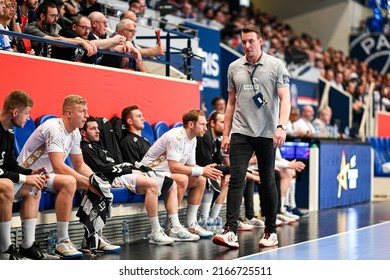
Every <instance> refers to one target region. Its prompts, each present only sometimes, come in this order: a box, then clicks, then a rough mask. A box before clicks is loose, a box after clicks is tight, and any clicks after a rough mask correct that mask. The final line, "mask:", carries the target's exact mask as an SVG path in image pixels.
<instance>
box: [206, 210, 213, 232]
mask: <svg viewBox="0 0 390 280" xmlns="http://www.w3.org/2000/svg"><path fill="white" fill-rule="evenodd" d="M206 229H207V230H208V231H211V232H214V219H213V217H212V216H211V214H210V216H209V217H208V218H207V227H206Z"/></svg>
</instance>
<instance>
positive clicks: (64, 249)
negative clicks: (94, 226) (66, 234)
mask: <svg viewBox="0 0 390 280" xmlns="http://www.w3.org/2000/svg"><path fill="white" fill-rule="evenodd" d="M56 254H58V255H60V256H62V257H63V258H64V259H78V258H82V257H83V253H81V252H80V251H78V250H77V249H76V247H75V246H74V245H73V243H72V242H71V241H70V239H69V238H66V239H64V240H62V241H61V242H60V243H58V244H57V247H56Z"/></svg>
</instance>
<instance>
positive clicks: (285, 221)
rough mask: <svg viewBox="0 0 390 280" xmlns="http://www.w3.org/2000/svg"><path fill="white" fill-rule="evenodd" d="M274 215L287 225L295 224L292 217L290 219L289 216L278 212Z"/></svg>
mask: <svg viewBox="0 0 390 280" xmlns="http://www.w3.org/2000/svg"><path fill="white" fill-rule="evenodd" d="M276 217H277V218H278V219H279V220H281V221H282V222H283V223H284V224H289V225H293V224H295V220H294V219H291V218H289V217H286V216H284V215H283V214H278V215H276Z"/></svg>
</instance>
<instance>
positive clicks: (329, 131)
mask: <svg viewBox="0 0 390 280" xmlns="http://www.w3.org/2000/svg"><path fill="white" fill-rule="evenodd" d="M325 131H326V132H325V134H326V137H328V138H330V137H332V135H333V133H332V127H331V126H330V125H327V126H326V128H325Z"/></svg>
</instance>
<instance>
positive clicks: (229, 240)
mask: <svg viewBox="0 0 390 280" xmlns="http://www.w3.org/2000/svg"><path fill="white" fill-rule="evenodd" d="M212 240H213V243H214V244H216V245H221V246H225V247H228V248H232V249H238V248H240V244H238V238H237V235H236V234H235V233H234V232H233V231H231V230H230V228H229V227H228V228H227V229H226V230H225V231H224V232H223V233H222V234H217V235H215V236H214V237H213V239H212Z"/></svg>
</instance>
